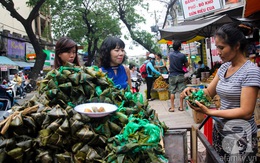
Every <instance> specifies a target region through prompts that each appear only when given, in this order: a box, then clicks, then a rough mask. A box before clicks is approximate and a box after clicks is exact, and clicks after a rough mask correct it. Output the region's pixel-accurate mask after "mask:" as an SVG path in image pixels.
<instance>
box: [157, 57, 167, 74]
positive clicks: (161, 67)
mask: <svg viewBox="0 0 260 163" xmlns="http://www.w3.org/2000/svg"><path fill="white" fill-rule="evenodd" d="M154 67H155V68H156V69H157V70H158V71H159V72H160V73H161V74H168V70H167V67H166V61H165V60H164V59H163V58H162V54H156V55H155V66H154Z"/></svg>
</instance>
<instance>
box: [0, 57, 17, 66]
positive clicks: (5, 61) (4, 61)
mask: <svg viewBox="0 0 260 163" xmlns="http://www.w3.org/2000/svg"><path fill="white" fill-rule="evenodd" d="M0 67H5V68H9V69H17V67H18V65H17V64H16V63H15V62H14V61H12V60H11V59H9V58H7V57H5V56H0Z"/></svg>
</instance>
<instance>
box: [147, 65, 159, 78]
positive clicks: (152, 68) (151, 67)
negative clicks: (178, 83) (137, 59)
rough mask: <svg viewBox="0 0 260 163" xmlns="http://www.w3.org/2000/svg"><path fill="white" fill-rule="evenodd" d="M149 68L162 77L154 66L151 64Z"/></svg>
mask: <svg viewBox="0 0 260 163" xmlns="http://www.w3.org/2000/svg"><path fill="white" fill-rule="evenodd" d="M147 66H148V67H149V68H150V69H151V70H152V72H154V73H156V74H158V75H161V73H160V72H159V71H157V70H156V69H155V68H154V67H153V65H152V63H151V62H149V63H147Z"/></svg>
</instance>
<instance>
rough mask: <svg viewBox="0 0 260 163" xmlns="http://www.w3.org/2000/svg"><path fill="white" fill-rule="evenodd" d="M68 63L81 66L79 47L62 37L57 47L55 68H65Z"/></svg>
mask: <svg viewBox="0 0 260 163" xmlns="http://www.w3.org/2000/svg"><path fill="white" fill-rule="evenodd" d="M67 62H70V63H73V64H75V65H76V66H79V59H78V46H77V44H76V42H74V41H73V40H72V39H70V38H68V37H61V38H60V39H59V40H58V41H57V43H56V45H55V58H54V68H59V67H60V66H64V65H65V64H66V63H67Z"/></svg>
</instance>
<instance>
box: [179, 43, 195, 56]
mask: <svg viewBox="0 0 260 163" xmlns="http://www.w3.org/2000/svg"><path fill="white" fill-rule="evenodd" d="M181 47H182V53H184V54H190V55H197V54H198V49H197V46H196V44H195V43H194V42H192V43H188V44H181Z"/></svg>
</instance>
